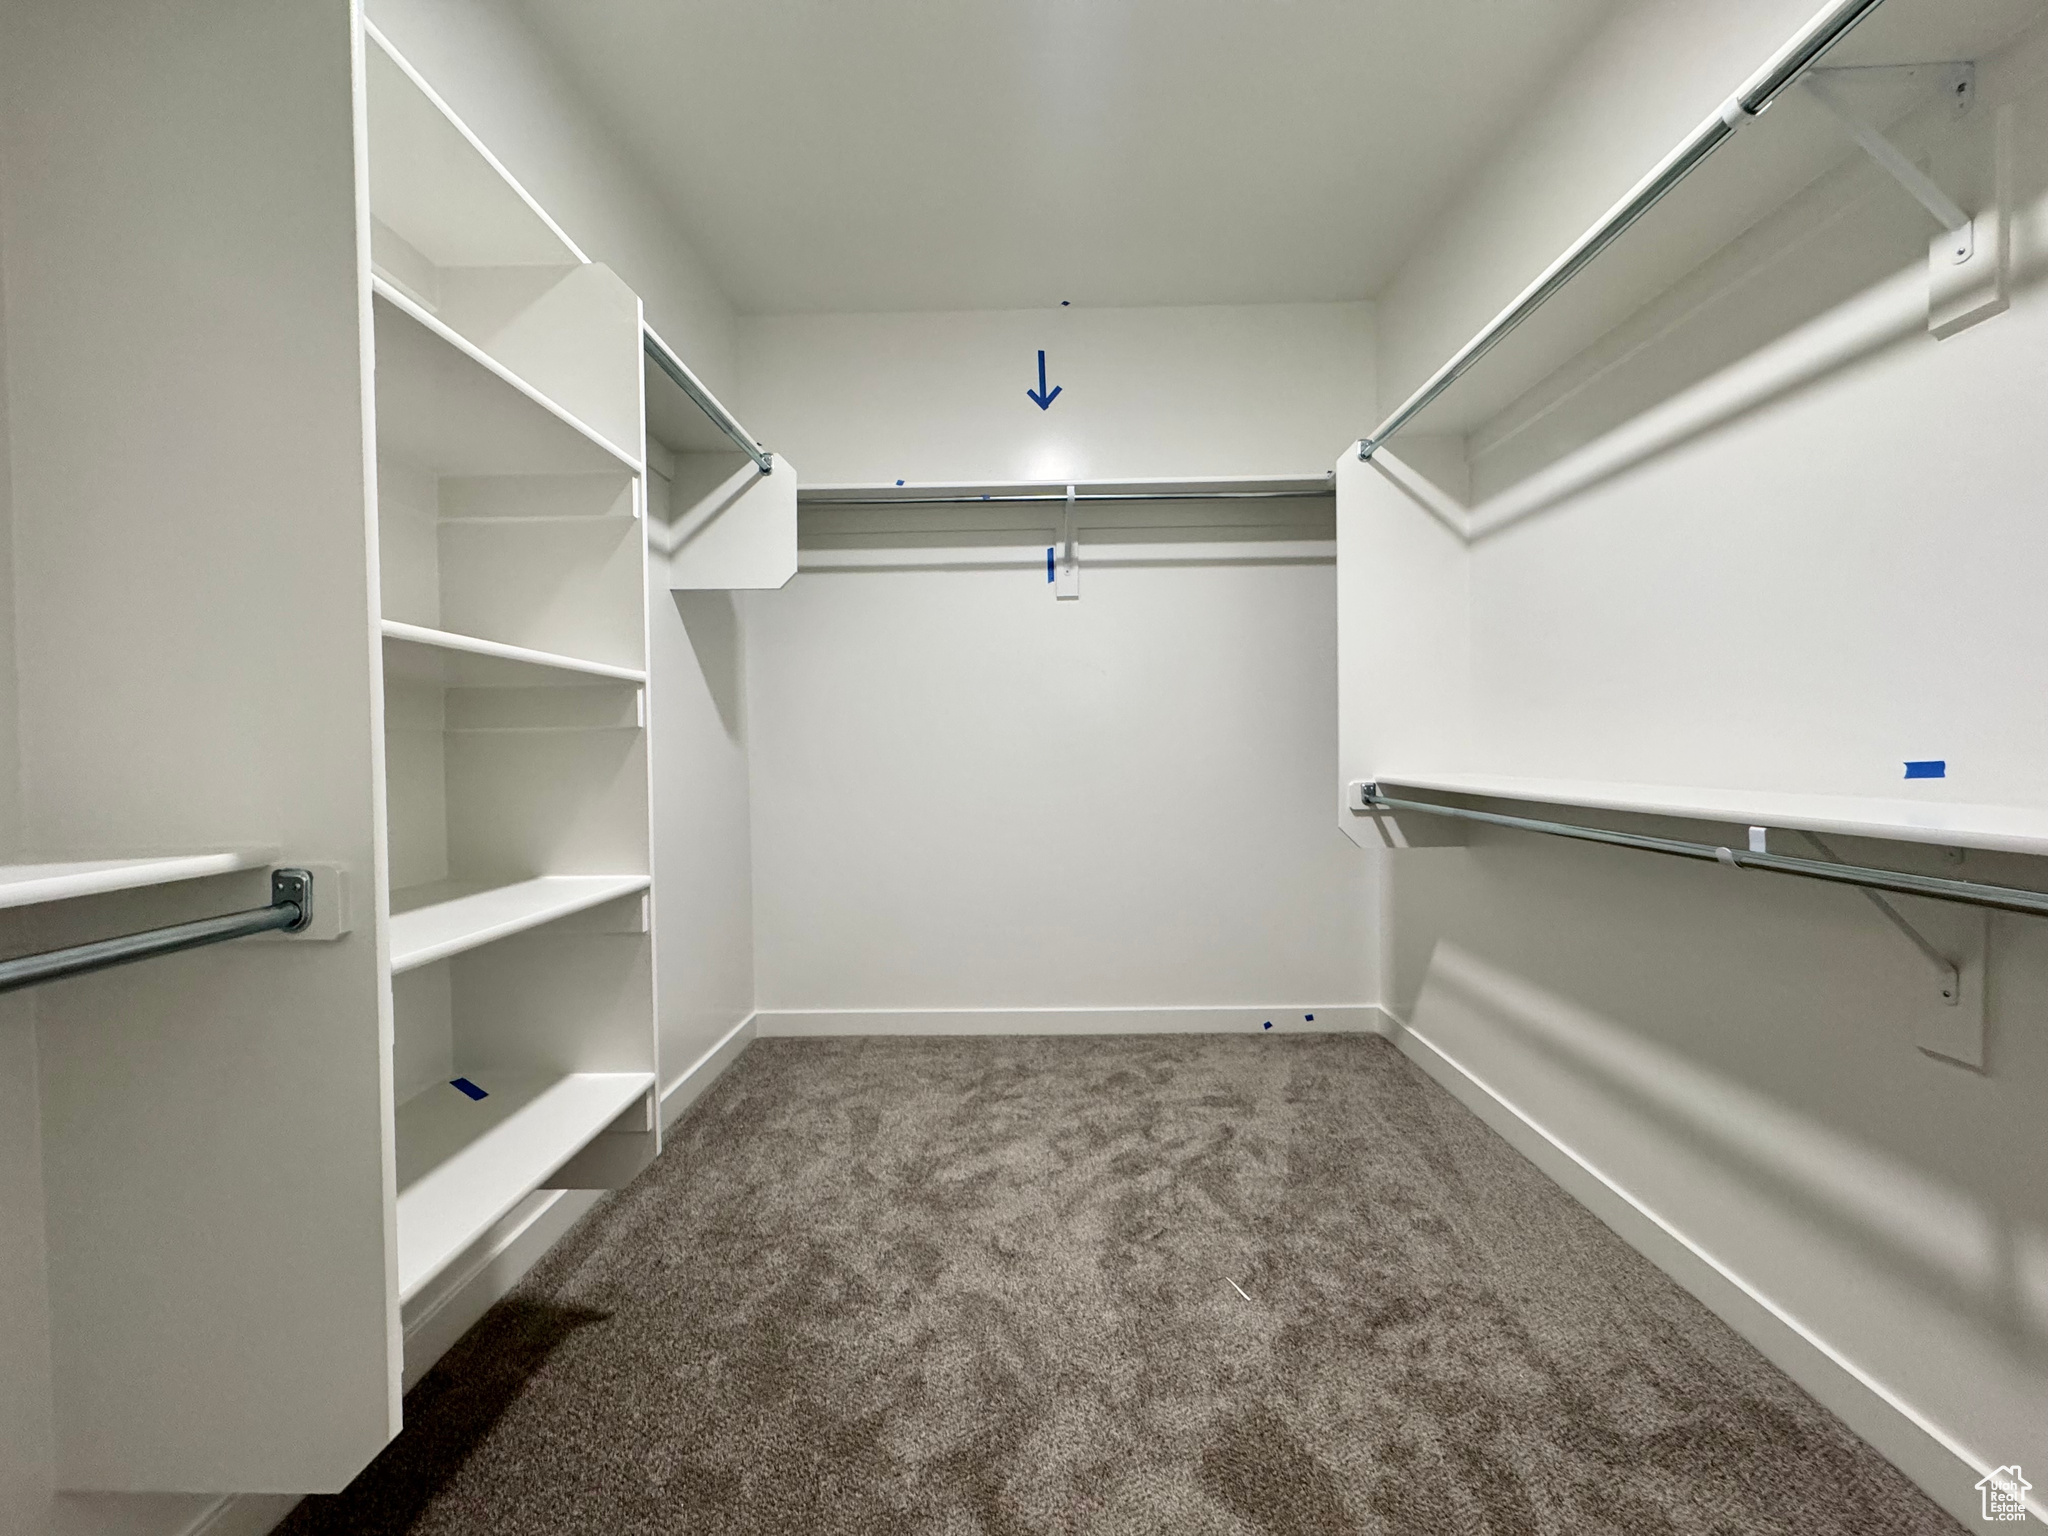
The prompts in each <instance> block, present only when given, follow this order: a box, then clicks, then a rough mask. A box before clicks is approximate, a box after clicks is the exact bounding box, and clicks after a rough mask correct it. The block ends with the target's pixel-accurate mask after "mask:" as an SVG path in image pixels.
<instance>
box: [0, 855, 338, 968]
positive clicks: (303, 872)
mask: <svg viewBox="0 0 2048 1536" xmlns="http://www.w3.org/2000/svg"><path fill="white" fill-rule="evenodd" d="M313 910H314V909H313V872H312V871H311V870H310V869H303V868H287V869H274V870H272V871H271V872H270V905H269V906H267V907H251V908H250V909H249V910H248V911H246V912H226V913H223V914H222V915H221V916H219V917H202V918H199V919H198V920H197V921H194V922H189V923H172V924H171V925H170V926H169V927H166V928H149V929H145V930H144V931H142V932H141V933H124V934H121V935H119V936H118V937H116V938H111V939H97V940H94V941H93V942H92V943H90V944H73V945H71V946H69V947H68V948H65V949H52V950H46V951H44V952H43V953H41V954H36V955H21V956H18V957H17V958H15V959H12V960H0V992H13V991H17V990H18V989H20V988H22V987H33V986H37V985H39V984H41V983H43V982H50V981H62V980H64V979H65V978H66V977H70V976H84V975H88V974H90V973H91V972H93V971H104V970H106V969H107V968H108V967H110V966H116V965H126V964H128V963H129V962H130V961H134V960H148V959H151V958H152V957H154V956H157V955H171V954H176V953H177V952H178V951H179V950H184V949H198V948H200V947H201V946H202V945H207V944H219V943H223V942H225V941H226V940H228V939H244V938H250V937H253V936H254V935H256V934H259V933H299V934H303V933H304V932H305V931H306V930H307V929H308V928H310V927H312V925H313Z"/></svg>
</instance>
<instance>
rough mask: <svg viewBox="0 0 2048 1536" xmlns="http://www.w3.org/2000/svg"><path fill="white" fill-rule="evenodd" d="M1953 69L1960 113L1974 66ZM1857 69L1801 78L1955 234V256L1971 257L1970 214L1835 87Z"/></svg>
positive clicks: (1968, 93) (1860, 142) (1887, 170)
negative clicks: (1838, 80)
mask: <svg viewBox="0 0 2048 1536" xmlns="http://www.w3.org/2000/svg"><path fill="white" fill-rule="evenodd" d="M1948 67H1949V69H1950V71H1951V81H1952V86H1953V88H1952V90H1951V92H1950V95H1951V98H1952V101H1953V103H1954V110H1955V111H1956V112H1957V113H1959V114H1960V113H1961V112H1965V111H1967V110H1969V105H1970V101H1971V98H1972V97H1973V96H1974V95H1975V92H1976V75H1977V71H1976V66H1975V65H1972V64H1955V65H1950V66H1948ZM1859 73H1861V71H1856V70H1831V69H1816V70H1812V71H1809V72H1808V74H1807V76H1806V78H1805V80H1804V81H1803V82H1802V84H1804V86H1805V87H1806V93H1807V94H1808V95H1809V96H1811V97H1812V98H1813V99H1814V100H1815V101H1817V102H1819V103H1820V104H1821V105H1822V106H1823V107H1825V108H1826V109H1827V110H1828V112H1829V113H1830V114H1832V115H1833V116H1834V117H1835V119H1836V120H1837V121H1838V122H1840V123H1841V125H1842V126H1843V127H1844V128H1845V129H1847V130H1848V133H1849V137H1850V138H1852V139H1854V140H1855V141H1856V143H1857V145H1858V146H1859V147H1860V148H1861V149H1862V150H1863V152H1864V153H1865V154H1866V155H1868V156H1870V158H1871V159H1872V160H1874V161H1876V162H1877V164H1878V165H1879V166H1880V167H1881V168H1882V169H1883V170H1884V172H1885V173H1886V174H1887V175H1889V176H1890V177H1891V178H1892V180H1894V181H1896V182H1897V183H1898V184H1899V185H1900V186H1902V187H1904V188H1905V189H1906V191H1907V192H1908V193H1910V194H1911V195H1912V197H1913V199H1914V201H1916V202H1917V203H1919V204H1920V206H1921V207H1923V208H1925V209H1926V210H1927V211H1928V212H1929V213H1931V214H1933V215H1934V218H1935V221H1936V222H1937V223H1939V224H1940V225H1941V227H1942V228H1943V229H1946V230H1949V231H1951V232H1953V233H1954V234H1955V236H1956V237H1957V239H1958V241H1959V242H1960V243H1959V244H1958V246H1957V249H1956V251H1955V258H1954V259H1955V260H1957V261H1967V260H1968V259H1969V256H1970V251H1971V244H1970V241H1969V236H1970V226H1971V219H1970V215H1969V214H1967V213H1965V212H1964V211H1963V207H1962V204H1960V203H1958V202H1957V201H1956V200H1955V199H1954V198H1952V197H1950V196H1949V195H1948V194H1947V193H1946V192H1944V191H1942V190H1941V188H1940V187H1939V186H1937V185H1936V184H1935V181H1934V178H1933V177H1931V176H1929V175H1928V174H1927V173H1926V172H1925V171H1923V170H1921V169H1920V167H1919V166H1917V165H1915V164H1914V163H1913V162H1912V161H1911V160H1910V159H1908V158H1907V157H1906V155H1905V152H1904V151H1902V150H1901V149H1900V148H1899V147H1898V146H1897V145H1896V144H1894V143H1892V141H1891V140H1890V139H1888V138H1886V137H1885V136H1884V134H1883V133H1881V132H1879V131H1878V129H1877V127H1876V126H1875V125H1874V124H1872V123H1870V122H1868V121H1867V120H1866V119H1865V118H1864V117H1863V116H1862V115H1861V114H1860V113H1858V112H1857V111H1856V110H1855V109H1854V108H1853V107H1851V106H1850V105H1849V104H1848V103H1847V102H1845V101H1844V100H1843V99H1842V98H1841V96H1840V94H1839V93H1838V92H1837V91H1836V90H1835V87H1834V81H1835V79H1836V77H1838V76H1842V75H1850V74H1859Z"/></svg>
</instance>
